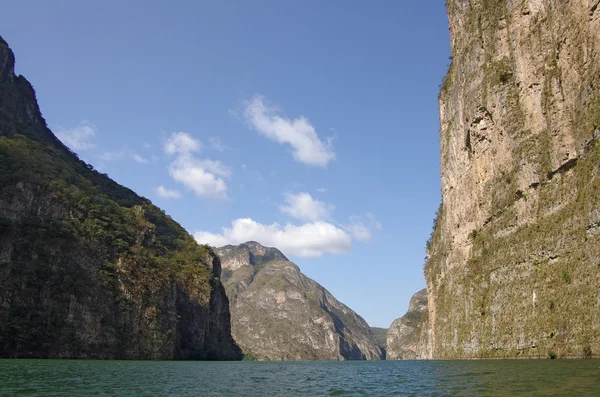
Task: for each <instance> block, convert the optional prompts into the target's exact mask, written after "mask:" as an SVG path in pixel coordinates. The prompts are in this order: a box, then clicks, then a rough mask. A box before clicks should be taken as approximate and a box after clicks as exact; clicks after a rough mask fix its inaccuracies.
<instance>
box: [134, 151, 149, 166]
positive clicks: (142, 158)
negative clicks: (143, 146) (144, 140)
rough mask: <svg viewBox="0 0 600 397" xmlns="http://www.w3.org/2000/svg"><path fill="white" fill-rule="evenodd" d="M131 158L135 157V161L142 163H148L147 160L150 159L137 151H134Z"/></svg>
mask: <svg viewBox="0 0 600 397" xmlns="http://www.w3.org/2000/svg"><path fill="white" fill-rule="evenodd" d="M131 158H132V159H134V160H135V161H137V162H138V163H141V164H145V163H147V162H148V159H147V158H145V157H142V156H140V155H139V154H137V153H133V154H132V155H131Z"/></svg>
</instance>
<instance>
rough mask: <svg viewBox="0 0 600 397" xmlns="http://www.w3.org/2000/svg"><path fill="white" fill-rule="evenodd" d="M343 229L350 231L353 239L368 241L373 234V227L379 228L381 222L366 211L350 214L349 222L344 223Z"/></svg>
mask: <svg viewBox="0 0 600 397" xmlns="http://www.w3.org/2000/svg"><path fill="white" fill-rule="evenodd" d="M365 223H366V224H365ZM343 229H344V230H346V231H347V232H348V233H350V234H351V235H352V237H353V238H354V239H355V240H358V241H361V242H368V241H370V240H371V237H372V236H373V229H377V230H381V222H379V221H378V220H377V218H375V215H373V214H372V213H370V212H367V213H365V214H363V215H352V216H351V217H350V224H348V225H344V226H343Z"/></svg>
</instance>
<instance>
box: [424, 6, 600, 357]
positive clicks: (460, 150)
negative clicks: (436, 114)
mask: <svg viewBox="0 0 600 397" xmlns="http://www.w3.org/2000/svg"><path fill="white" fill-rule="evenodd" d="M598 4H599V2H598V0H572V1H563V0H560V1H558V0H449V1H447V8H448V18H449V26H450V33H451V44H452V57H453V61H452V64H451V66H450V68H449V71H448V75H447V76H446V78H445V81H444V83H443V85H442V89H441V92H440V98H439V99H440V119H441V139H440V144H441V174H442V199H443V202H442V205H441V207H440V210H439V213H438V216H437V219H436V225H435V231H434V233H433V235H432V239H431V241H430V242H429V244H428V255H429V260H428V262H427V265H426V269H425V276H426V280H427V290H428V300H429V325H430V327H431V345H430V349H429V350H430V351H431V352H432V354H431V356H432V357H436V358H461V357H548V356H558V357H582V356H584V357H589V356H591V355H594V356H597V355H598V354H600V340H599V337H600V289H599V288H598V286H599V285H600V271H599V266H600V226H599V225H600V222H599V219H600V216H599V215H598V214H599V213H600V195H599V194H598V192H600V168H599V167H600V145H599V144H598V137H599V136H600V33H599V32H600V8H599V6H598Z"/></svg>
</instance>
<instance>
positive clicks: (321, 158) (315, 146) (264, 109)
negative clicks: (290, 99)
mask: <svg viewBox="0 0 600 397" xmlns="http://www.w3.org/2000/svg"><path fill="white" fill-rule="evenodd" d="M244 105H245V110H244V118H245V120H246V121H247V122H248V124H250V126H251V127H252V128H254V129H255V130H256V131H257V132H258V133H260V134H262V135H264V136H266V137H267V138H269V139H271V140H273V141H275V142H278V143H281V144H288V145H290V146H291V147H292V148H293V150H292V154H293V156H294V159H295V160H296V161H299V162H301V163H304V164H307V165H311V166H317V167H326V166H327V164H328V163H329V162H330V161H331V160H333V159H335V152H334V151H333V147H332V145H331V138H326V139H325V140H324V141H323V140H321V139H319V136H318V135H317V132H316V131H315V128H314V127H313V126H312V124H311V123H310V122H309V121H308V119H307V118H306V117H304V116H301V117H298V118H295V119H291V118H288V117H285V116H280V115H279V114H278V113H279V112H278V109H277V108H276V107H275V106H271V105H269V104H268V103H266V101H265V100H264V99H263V97H262V96H260V95H256V96H254V98H252V99H251V100H250V101H247V102H245V103H244Z"/></svg>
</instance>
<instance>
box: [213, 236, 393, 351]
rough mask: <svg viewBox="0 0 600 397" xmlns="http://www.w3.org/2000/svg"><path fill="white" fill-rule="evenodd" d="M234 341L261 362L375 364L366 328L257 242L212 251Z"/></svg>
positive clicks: (374, 346)
mask: <svg viewBox="0 0 600 397" xmlns="http://www.w3.org/2000/svg"><path fill="white" fill-rule="evenodd" d="M216 253H217V254H218V255H219V257H220V258H221V263H222V265H223V273H222V279H223V283H224V285H225V289H226V290H227V295H228V297H229V299H230V301H231V324H232V333H233V337H234V339H235V341H236V342H237V343H238V345H239V346H240V347H241V348H242V351H243V352H244V354H245V355H246V356H247V357H251V358H256V359H260V360H365V359H366V360H379V359H381V358H382V351H381V349H380V348H379V346H378V345H377V342H376V341H375V338H374V336H373V333H372V332H371V329H370V328H369V326H368V325H367V323H366V322H365V321H364V320H363V319H362V318H361V317H360V316H359V315H357V314H356V313H354V312H353V311H352V310H351V309H350V308H349V307H347V306H345V305H344V304H342V303H340V302H338V301H337V300H336V299H335V298H334V297H333V295H331V294H330V293H329V292H328V291H327V290H326V289H325V288H323V287H322V286H321V285H319V284H318V283H316V282H315V281H313V280H311V279H310V278H308V277H306V276H305V275H304V274H302V273H301V272H300V269H299V268H298V266H296V265H295V264H294V263H292V262H290V261H289V260H288V259H287V258H286V257H285V256H284V255H283V254H282V253H281V252H280V251H279V250H277V249H275V248H268V247H263V246H262V245H260V244H258V243H256V242H247V243H245V244H241V245H238V246H231V245H228V246H225V247H221V248H217V249H216Z"/></svg>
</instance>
